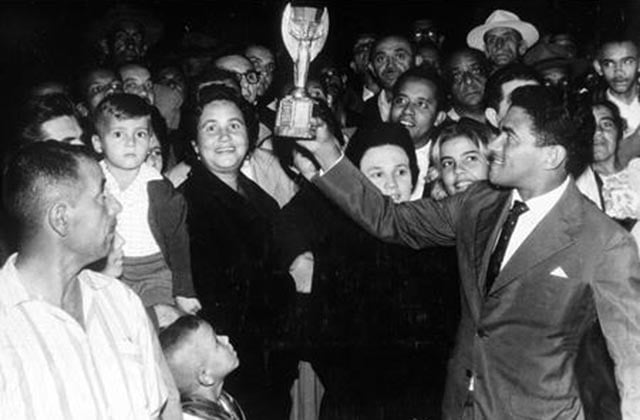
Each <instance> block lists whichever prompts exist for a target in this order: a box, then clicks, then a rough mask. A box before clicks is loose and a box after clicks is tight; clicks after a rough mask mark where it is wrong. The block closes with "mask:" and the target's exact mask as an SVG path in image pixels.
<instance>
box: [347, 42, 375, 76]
mask: <svg viewBox="0 0 640 420" xmlns="http://www.w3.org/2000/svg"><path fill="white" fill-rule="evenodd" d="M374 42H375V38H374V37H373V35H368V34H364V35H361V36H360V37H358V39H357V40H356V43H355V44H354V46H353V56H352V59H351V68H352V70H353V71H354V72H355V73H356V74H360V75H362V74H364V73H366V72H367V68H368V66H369V57H370V54H371V47H372V46H373V43H374Z"/></svg>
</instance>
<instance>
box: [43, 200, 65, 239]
mask: <svg viewBox="0 0 640 420" xmlns="http://www.w3.org/2000/svg"><path fill="white" fill-rule="evenodd" d="M69 211H70V208H69V204H68V203H66V202H64V201H59V202H55V203H53V204H52V205H51V206H50V207H49V209H48V211H47V223H48V224H49V227H51V229H52V230H53V231H54V232H56V233H57V234H58V235H59V236H61V237H63V238H64V237H66V236H67V235H68V234H69V219H70V214H69Z"/></svg>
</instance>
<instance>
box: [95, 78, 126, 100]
mask: <svg viewBox="0 0 640 420" xmlns="http://www.w3.org/2000/svg"><path fill="white" fill-rule="evenodd" d="M110 90H111V91H114V92H116V91H121V90H122V83H120V81H118V80H114V81H113V82H109V83H105V84H104V85H92V86H89V95H91V96H95V95H99V94H101V93H105V92H108V91H110Z"/></svg>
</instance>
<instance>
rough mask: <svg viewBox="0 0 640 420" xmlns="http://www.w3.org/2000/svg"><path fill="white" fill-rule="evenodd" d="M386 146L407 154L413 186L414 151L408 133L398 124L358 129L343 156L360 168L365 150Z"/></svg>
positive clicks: (383, 124) (415, 165)
mask: <svg viewBox="0 0 640 420" xmlns="http://www.w3.org/2000/svg"><path fill="white" fill-rule="evenodd" d="M387 144H390V145H393V146H398V147H400V148H401V149H403V150H404V151H405V152H406V153H407V156H409V169H410V171H411V182H412V183H413V184H414V185H415V182H416V180H417V179H418V161H417V158H416V150H415V147H414V145H413V141H412V140H411V136H410V135H409V131H408V130H407V129H406V128H404V127H403V126H402V125H400V124H398V123H388V122H380V123H373V124H370V125H365V126H363V127H362V128H359V129H358V131H356V132H355V134H354V135H353V137H351V140H349V143H348V144H347V148H346V149H345V151H344V154H345V156H346V157H347V158H348V159H349V160H350V161H351V162H352V163H353V164H354V165H356V166H360V161H361V160H362V157H363V156H364V154H365V153H366V152H367V150H369V149H371V148H372V147H378V146H384V145H387Z"/></svg>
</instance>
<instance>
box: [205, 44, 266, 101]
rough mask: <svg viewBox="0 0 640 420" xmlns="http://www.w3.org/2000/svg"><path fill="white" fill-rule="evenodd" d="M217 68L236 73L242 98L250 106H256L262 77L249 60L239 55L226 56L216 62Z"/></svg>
mask: <svg viewBox="0 0 640 420" xmlns="http://www.w3.org/2000/svg"><path fill="white" fill-rule="evenodd" d="M215 66H216V67H217V68H219V69H222V70H227V71H230V72H232V73H234V74H235V75H236V77H237V78H238V82H240V88H241V89H242V97H243V98H244V99H245V100H246V101H247V102H249V103H250V104H253V105H255V104H256V100H257V98H258V87H259V82H260V75H259V74H258V72H256V70H255V69H254V67H253V64H251V61H249V59H248V58H246V57H243V56H241V55H237V54H233V55H225V56H223V57H220V58H218V59H217V60H216V61H215Z"/></svg>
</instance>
